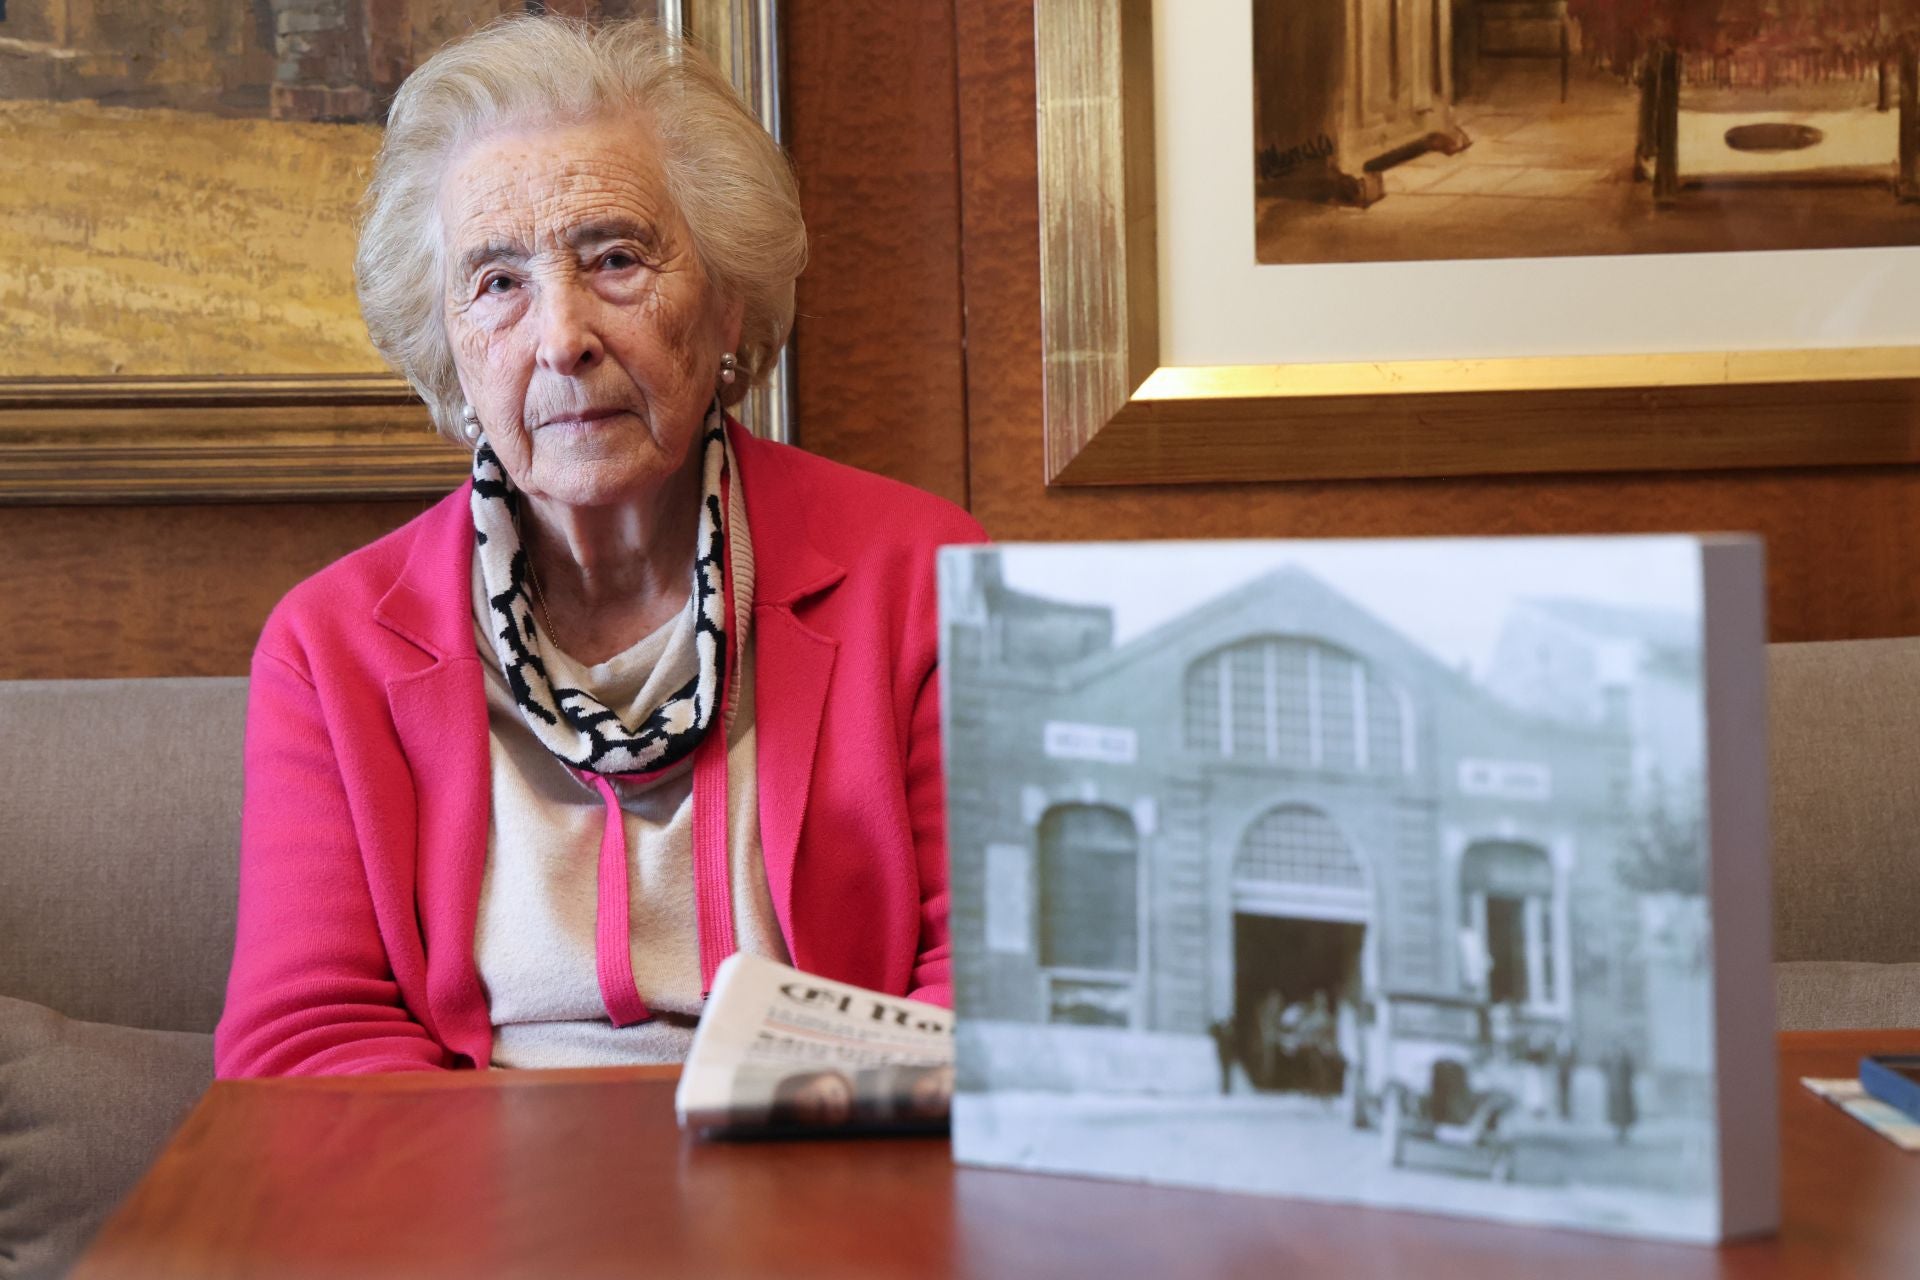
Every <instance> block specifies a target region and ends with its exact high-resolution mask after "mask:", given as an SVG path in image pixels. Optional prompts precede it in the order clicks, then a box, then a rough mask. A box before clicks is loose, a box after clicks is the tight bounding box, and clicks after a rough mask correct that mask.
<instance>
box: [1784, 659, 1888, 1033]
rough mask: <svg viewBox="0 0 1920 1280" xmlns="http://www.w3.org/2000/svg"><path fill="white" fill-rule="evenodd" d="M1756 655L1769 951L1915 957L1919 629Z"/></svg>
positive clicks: (1821, 956) (1810, 956)
mask: <svg viewBox="0 0 1920 1280" xmlns="http://www.w3.org/2000/svg"><path fill="white" fill-rule="evenodd" d="M1767 659H1768V681H1767V683H1768V703H1769V707H1768V734H1769V738H1770V748H1771V752H1770V753H1771V756H1772V775H1773V777H1772V792H1773V794H1772V801H1773V803H1772V809H1773V955H1774V959H1776V960H1877V961H1881V962H1883V963H1905V962H1912V961H1920V929H1916V928H1915V927H1914V921H1915V920H1920V857H1915V856H1914V851H1913V841H1914V832H1915V831H1916V830H1920V733H1915V732H1914V725H1915V724H1917V723H1920V639H1908V640H1841V641H1827V642H1822V643H1816V644H1776V645H1771V646H1769V647H1768V650H1767ZM1910 1025H1911V1024H1910Z"/></svg>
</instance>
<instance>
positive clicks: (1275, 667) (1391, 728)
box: [1182, 636, 1416, 775]
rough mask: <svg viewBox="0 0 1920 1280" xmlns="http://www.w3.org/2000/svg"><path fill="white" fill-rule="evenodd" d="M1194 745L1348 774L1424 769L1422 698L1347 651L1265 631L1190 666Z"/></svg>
mask: <svg viewBox="0 0 1920 1280" xmlns="http://www.w3.org/2000/svg"><path fill="white" fill-rule="evenodd" d="M1183 694H1184V696H1183V699H1182V701H1183V708H1184V714H1185V742H1186V746H1187V749H1188V750H1190V751H1197V752H1200V753H1201V754H1203V755H1208V756H1213V757H1217V758H1220V759H1231V760H1244V761H1250V762H1264V763H1267V764H1273V765H1278V766H1280V767H1282V768H1287V769H1326V770H1330V771H1334V772H1341V773H1371V774H1389V775H1393V774H1411V773H1413V772H1414V771H1415V768H1416V760H1415V753H1414V740H1415V738H1414V708H1413V699H1412V698H1411V697H1409V696H1408V694H1407V692H1406V690H1405V689H1403V688H1401V687H1400V685H1399V684H1398V683H1396V682H1394V681H1392V680H1390V679H1387V678H1386V677H1384V676H1383V675H1382V674H1381V673H1380V672H1378V671H1377V670H1375V669H1374V667H1373V666H1372V664H1370V663H1368V662H1367V661H1366V660H1365V659H1363V658H1361V657H1359V656H1358V655H1357V654H1354V653H1352V652H1350V651H1348V650H1346V649H1342V648H1340V647H1339V646H1337V645H1332V644H1328V643H1326V642H1325V641H1321V640H1310V639H1305V638H1302V637H1299V636H1261V637H1256V638H1254V639H1251V640H1242V641H1239V642H1237V643H1235V644H1231V645H1227V646H1225V647H1223V648H1220V649H1216V650H1214V651H1213V652H1212V653H1209V654H1207V655H1205V656H1204V657H1201V658H1199V659H1197V660H1195V661H1194V662H1193V664H1192V665H1190V666H1189V667H1188V668H1187V673H1186V684H1185V689H1184V690H1183Z"/></svg>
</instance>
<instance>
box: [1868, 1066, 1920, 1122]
mask: <svg viewBox="0 0 1920 1280" xmlns="http://www.w3.org/2000/svg"><path fill="white" fill-rule="evenodd" d="M1860 1087H1861V1088H1863V1089H1865V1090H1866V1091H1867V1092H1868V1093H1870V1094H1872V1095H1873V1096H1874V1097H1876V1098H1878V1099H1880V1101H1882V1102H1884V1103H1886V1104H1887V1105H1888V1106H1890V1107H1893V1108H1894V1109H1896V1110H1898V1111H1899V1112H1900V1113H1901V1114H1902V1115H1905V1116H1907V1117H1909V1118H1910V1119H1912V1120H1915V1121H1920V1055H1916V1054H1885V1055H1878V1056H1874V1057H1867V1058H1862V1059H1860Z"/></svg>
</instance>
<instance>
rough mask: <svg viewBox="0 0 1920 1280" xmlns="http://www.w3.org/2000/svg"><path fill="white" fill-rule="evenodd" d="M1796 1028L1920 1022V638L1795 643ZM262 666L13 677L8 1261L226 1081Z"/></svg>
mask: <svg viewBox="0 0 1920 1280" xmlns="http://www.w3.org/2000/svg"><path fill="white" fill-rule="evenodd" d="M1771 679H1772V695H1771V696H1772V717H1771V718H1772V743H1773V798H1774V803H1773V824H1774V825H1773V830H1774V901H1775V910H1774V938H1775V955H1776V957H1777V958H1778V960H1779V964H1778V967H1777V974H1776V976H1777V980H1778V990H1779V995H1780V1001H1779V1016H1780V1023H1781V1025H1782V1026H1783V1027H1789V1028H1818V1027H1844V1026H1909V1027H1920V925H1917V923H1916V922H1920V852H1916V849H1915V847H1914V846H1915V843H1916V839H1917V838H1920V640H1892V641H1865V642H1856V643H1841V644H1807V645H1784V646H1775V647H1774V650H1773V653H1772V677H1771ZM245 699H246V684H245V682H244V681H242V680H151V681H87V682H20V683H14V684H10V685H9V684H0V1278H4V1277H17V1276H47V1275H56V1274H58V1273H59V1272H60V1271H61V1270H63V1269H64V1268H65V1266H66V1265H67V1264H68V1263H69V1262H70V1260H71V1259H72V1257H73V1256H74V1255H75V1254H76V1253H77V1252H78V1251H79V1249H80V1248H81V1247H82V1245H83V1244H84V1243H85V1241H86V1239H87V1237H88V1236H89V1235H90V1234H91V1233H92V1231H93V1230H94V1229H95V1228H96V1227H97V1226H98V1224H99V1222H100V1220H101V1219H102V1218H103V1217H104V1216H105V1214H106V1213H107V1212H108V1211H109V1210H110V1209H111V1207H112V1206H113V1205H114V1203H115V1202H116V1201H117V1200H118V1199H119V1198H120V1197H121V1196H122V1195H123V1194H124V1193H125V1192H126V1190H127V1188H128V1187H130V1186H131V1185H132V1183H133V1181H134V1179H135V1178H137V1177H138V1176H139V1174H140V1172H141V1170H142V1169H144V1168H145V1166H146V1165H147V1163H148V1162H149V1161H150V1160H151V1159H152V1157H153V1154H154V1152H155V1151H156V1150H157V1149H158V1148H159V1146H160V1145H161V1144H162V1143H163V1142H164V1140H165V1138H166V1135H167V1134H168V1133H169V1132H170V1131H171V1129H172V1128H173V1126H174V1125H175V1124H177V1123H178V1122H179V1120H180V1118H181V1117H182V1116H184V1115H185V1113H186V1111H187V1109H188V1108H189V1107H190V1106H191V1105H192V1103H193V1101H194V1099H195V1098H196V1097H197V1096H198V1095H199V1093H200V1092H201V1090H202V1089H204V1088H205V1087H206V1085H207V1083H208V1081H209V1080H210V1079H211V1078H212V1048H211V1037H210V1036H209V1034H208V1033H209V1032H210V1031H211V1030H212V1029H213V1025H214V1023H215V1021H216V1020H217V1019H218V1017H219V1011H220V1001H221V993H222V988H223V986H224V983H225V979H226V967H227V957H228V949H229V947H230V945H231V939H232V933H233V906H234V861H235V847H236V845H237V828H238V810H239V803H240V732H241V725H242V721H243V718H244V714H245Z"/></svg>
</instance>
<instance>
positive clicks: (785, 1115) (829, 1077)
mask: <svg viewBox="0 0 1920 1280" xmlns="http://www.w3.org/2000/svg"><path fill="white" fill-rule="evenodd" d="M952 1096H953V1015H952V1014H951V1013H950V1012H948V1011H947V1010H945V1009H942V1008H940V1007H939V1006H938V1005H932V1004H926V1003H924V1002H922V1001H919V1000H908V999H905V998H903V997H900V996H888V995H881V994H880V993H878V992H874V991H868V990H866V989H865V988H862V987H855V986H850V985H848V984H847V983H844V982H833V981H831V980H829V979H826V978H819V977H815V976H813V975H811V974H806V973H802V972H800V971H799V970H798V969H792V968H788V967H787V966H786V965H782V964H776V963H774V962H773V961H771V960H767V959H763V958H761V957H759V956H752V955H747V954H745V953H737V954H735V955H733V956H732V957H730V958H729V959H728V960H727V961H726V962H725V963H724V964H722V965H721V966H720V970H719V973H718V974H717V975H716V976H715V978H714V983H713V994H712V996H711V997H710V999H709V1000H708V1002H707V1009H706V1013H705V1014H704V1015H703V1016H702V1017H701V1019H700V1028H699V1030H698V1031H697V1032H695V1033H694V1040H693V1050H692V1052H691V1053H689V1054H688V1056H687V1063H686V1067H685V1068H684V1070H683V1071H682V1072H681V1075H680V1087H679V1089H678V1090H677V1091H676V1092H675V1094H674V1109H675V1112H676V1113H677V1115H678V1116H679V1120H680V1126H681V1128H683V1129H691V1130H694V1131H695V1132H700V1133H710V1134H829V1133H875V1132H885V1133H904V1132H921V1133H923V1132H942V1131H944V1130H945V1129H946V1127H947V1112H948V1106H949V1103H950V1101H951V1099H952Z"/></svg>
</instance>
